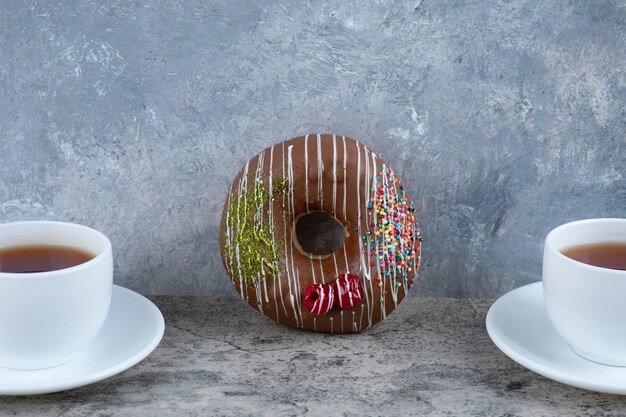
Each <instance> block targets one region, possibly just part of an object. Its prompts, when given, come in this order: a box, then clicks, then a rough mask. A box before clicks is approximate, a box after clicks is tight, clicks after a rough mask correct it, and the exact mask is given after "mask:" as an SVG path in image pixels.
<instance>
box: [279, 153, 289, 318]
mask: <svg viewBox="0 0 626 417" xmlns="http://www.w3.org/2000/svg"><path fill="white" fill-rule="evenodd" d="M281 156H282V158H281V159H282V168H283V176H282V178H285V159H286V158H285V142H283V143H282V154H281ZM285 198H286V197H285V193H283V196H282V200H283V201H282V207H283V208H284V207H285ZM282 212H283V229H284V232H285V237H284V240H283V249H284V250H285V258H284V259H285V264H284V265H283V269H284V270H285V275H286V276H287V282H289V263H288V261H287V259H288V258H287V220H286V215H287V214H286V210H282ZM282 281H283V280H282V279H281V277H280V275H279V277H278V292H279V294H280V302H281V304H282V306H283V311H284V312H285V316H287V307H285V298H284V297H283V284H282ZM277 304H278V303H277Z"/></svg>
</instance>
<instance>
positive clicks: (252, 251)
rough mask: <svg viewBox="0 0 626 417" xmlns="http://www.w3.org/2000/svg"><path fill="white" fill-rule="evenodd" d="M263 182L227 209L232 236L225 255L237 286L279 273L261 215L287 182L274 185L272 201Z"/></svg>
mask: <svg viewBox="0 0 626 417" xmlns="http://www.w3.org/2000/svg"><path fill="white" fill-rule="evenodd" d="M264 182H265V181H264V180H263V179H262V178H259V179H258V180H257V181H254V182H253V184H252V189H251V190H246V191H244V192H243V193H242V194H241V195H238V196H237V197H236V198H234V199H233V200H231V202H230V204H229V206H228V217H229V219H230V220H229V221H230V223H231V224H232V225H233V236H232V242H231V245H230V246H231V247H227V248H226V253H228V254H229V257H230V261H231V262H232V268H231V273H232V274H233V279H236V280H238V281H239V282H240V283H241V282H243V283H245V284H253V283H255V282H257V281H259V280H262V279H265V277H267V276H274V275H276V274H278V273H280V272H281V260H280V259H279V257H278V255H277V250H276V244H275V242H274V240H273V239H272V233H273V230H272V227H271V225H270V224H269V223H268V222H263V216H264V215H265V213H267V211H268V206H269V204H270V200H273V197H275V196H276V195H280V194H285V193H286V192H287V190H288V188H289V180H288V179H287V178H285V177H283V178H281V179H280V180H279V181H278V182H277V183H276V184H275V185H274V188H273V193H272V194H273V195H272V196H271V197H272V198H270V195H269V192H268V191H267V189H266V188H265V187H264Z"/></svg>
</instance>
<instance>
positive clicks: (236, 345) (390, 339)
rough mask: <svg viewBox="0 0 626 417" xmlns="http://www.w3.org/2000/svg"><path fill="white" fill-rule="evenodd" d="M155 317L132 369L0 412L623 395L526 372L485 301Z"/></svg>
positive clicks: (594, 404)
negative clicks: (152, 347) (494, 336)
mask: <svg viewBox="0 0 626 417" xmlns="http://www.w3.org/2000/svg"><path fill="white" fill-rule="evenodd" d="M152 299H153V300H154V301H155V303H156V304H157V305H158V306H159V307H160V308H161V310H162V311H163V313H164V316H165V320H166V330H165V337H164V339H163V341H162V342H161V345H160V346H159V347H158V348H157V349H156V351H155V352H154V353H153V354H152V355H151V356H150V357H148V358H147V359H146V360H145V361H143V362H141V363H140V364H139V365H137V366H136V367H134V368H131V369H130V370H128V371H126V372H124V373H122V374H120V375H117V376H115V377H112V378H110V379H108V380H105V381H103V382H100V383H97V384H94V385H91V386H87V387H83V388H78V389H75V390H72V391H68V392H64V393H57V394H49V395H41V396H34V397H0V415H2V416H3V417H4V416H29V417H30V416H40V415H46V416H76V417H78V416H113V415H123V416H155V415H173V416H174V415H175V416H196V415H197V416H207V415H216V416H248V415H250V416H252V415H255V416H329V415H333V416H335V415H336V416H340V415H341V416H382V415H387V416H422V415H428V416H444V415H468V416H486V415H487V416H507V417H513V416H532V417H539V416H568V417H569V416H573V415H576V416H618V415H621V416H623V415H624V414H626V397H620V396H614V395H606V394H597V393H593V392H589V391H584V390H581V389H577V388H572V387H569V386H566V385H563V384H560V383H557V382H554V381H551V380H548V379H546V378H543V377H541V376H538V375H536V374H534V373H532V372H530V371H528V370H526V369H524V368H522V367H520V366H518V365H517V364H515V363H514V362H512V361H511V360H510V359H508V358H507V357H506V356H504V354H502V353H501V352H500V351H499V350H498V349H497V348H496V347H495V346H494V345H493V344H492V343H491V341H490V339H489V337H488V336H487V333H486V330H485V325H484V319H485V314H486V312H487V309H488V307H489V305H490V304H491V302H490V301H487V300H470V299H465V300H459V299H420V298H412V299H408V300H406V301H405V302H404V303H403V304H402V305H401V306H400V307H399V308H398V310H397V311H396V312H394V314H393V315H391V316H390V317H389V318H388V319H387V320H385V321H384V322H382V323H380V324H379V325H378V326H376V327H375V328H373V329H371V330H369V331H366V332H364V333H362V334H359V335H341V336H337V335H323V334H314V333H305V332H301V331H295V330H291V329H287V328H283V327H280V326H277V325H275V324H274V323H273V322H270V321H268V320H266V319H264V318H263V317H262V316H260V315H259V314H257V313H256V312H254V311H253V310H252V309H251V308H250V307H248V306H247V305H246V304H244V303H243V302H240V301H238V300H233V299H211V298H204V297H152Z"/></svg>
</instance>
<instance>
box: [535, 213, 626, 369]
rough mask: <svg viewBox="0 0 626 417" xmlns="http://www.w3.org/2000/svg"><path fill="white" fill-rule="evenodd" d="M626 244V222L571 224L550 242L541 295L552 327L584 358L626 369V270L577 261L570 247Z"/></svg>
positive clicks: (548, 239)
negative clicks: (567, 251) (625, 367)
mask: <svg viewBox="0 0 626 417" xmlns="http://www.w3.org/2000/svg"><path fill="white" fill-rule="evenodd" d="M599 242H626V219H589V220H580V221H575V222H572V223H567V224H564V225H562V226H559V227H557V228H556V229H554V230H552V231H551V232H550V233H549V234H548V236H547V237H546V241H545V247H544V252H543V293H544V301H545V305H546V309H547V312H548V316H549V318H550V321H551V322H552V325H553V326H554V328H555V329H556V331H557V332H558V333H559V335H561V337H562V338H563V339H564V340H565V341H566V342H567V343H569V345H570V346H571V347H572V349H573V350H574V351H575V352H576V353H578V354H579V355H580V356H582V357H583V358H586V359H589V360H591V361H594V362H599V363H602V364H605V365H614V366H626V271H621V270H616V269H608V268H600V267H597V266H592V265H588V264H585V263H582V262H578V261H575V260H573V259H570V258H568V257H567V256H565V255H563V254H562V253H561V251H563V250H564V249H567V248H570V247H572V246H577V245H582V244H587V243H599Z"/></svg>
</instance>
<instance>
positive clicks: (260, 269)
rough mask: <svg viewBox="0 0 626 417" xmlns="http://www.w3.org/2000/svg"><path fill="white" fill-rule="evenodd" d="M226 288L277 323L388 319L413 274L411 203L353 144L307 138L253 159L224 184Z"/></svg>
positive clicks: (337, 325)
mask: <svg viewBox="0 0 626 417" xmlns="http://www.w3.org/2000/svg"><path fill="white" fill-rule="evenodd" d="M220 244H221V245H220V246H221V253H222V261H223V263H224V266H225V268H226V271H227V272H228V275H229V276H230V278H231V280H232V282H233V285H234V287H235V289H236V290H237V291H238V292H239V294H240V295H241V297H242V298H243V299H244V300H246V301H247V302H248V303H249V304H250V305H251V306H252V307H254V308H255V309H257V310H258V311H260V312H261V313H262V314H264V315H266V316H268V317H269V318H271V319H272V320H274V321H276V322H277V323H280V324H284V325H287V326H291V327H296V328H300V329H305V330H311V331H317V332H327V333H352V332H358V331H360V330H362V329H365V328H368V327H370V326H372V325H374V324H376V323H378V322H379V321H381V320H383V319H384V318H385V317H386V316H387V315H389V314H390V313H391V312H392V311H393V310H394V309H395V308H396V307H397V305H398V303H399V302H400V301H402V299H403V298H404V297H405V296H406V293H407V291H408V289H409V288H410V286H411V284H412V282H413V280H414V279H415V278H417V269H418V267H419V262H420V246H421V237H420V233H419V225H418V223H417V216H416V215H415V212H414V209H413V203H412V202H411V201H410V200H409V199H408V196H407V195H406V192H405V190H404V188H403V186H402V183H401V182H400V180H399V179H398V178H397V177H396V176H395V174H394V173H393V171H392V170H391V168H389V166H387V165H386V164H385V162H384V161H383V160H382V159H381V158H380V157H379V156H377V155H376V154H375V153H374V152H372V151H370V150H369V149H368V148H367V147H366V146H365V145H363V144H362V143H360V142H358V141H356V140H354V139H350V138H347V137H344V136H336V135H328V134H322V135H320V134H315V135H306V136H300V137H297V138H294V139H290V140H287V141H285V142H282V143H279V144H277V145H274V146H272V147H269V148H267V149H265V150H264V151H262V152H261V153H260V154H258V155H257V156H255V157H254V158H252V159H251V160H250V161H248V163H246V165H245V167H244V168H243V170H242V171H241V172H239V174H237V176H236V177H235V180H234V181H233V184H232V187H231V190H230V192H229V194H228V196H227V198H226V203H225V207H224V211H223V215H222V223H221V229H220Z"/></svg>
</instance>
